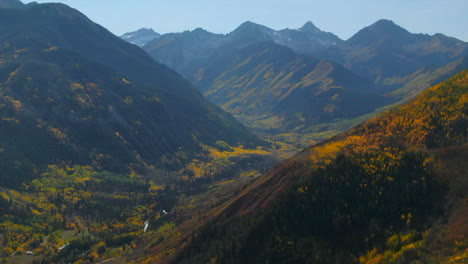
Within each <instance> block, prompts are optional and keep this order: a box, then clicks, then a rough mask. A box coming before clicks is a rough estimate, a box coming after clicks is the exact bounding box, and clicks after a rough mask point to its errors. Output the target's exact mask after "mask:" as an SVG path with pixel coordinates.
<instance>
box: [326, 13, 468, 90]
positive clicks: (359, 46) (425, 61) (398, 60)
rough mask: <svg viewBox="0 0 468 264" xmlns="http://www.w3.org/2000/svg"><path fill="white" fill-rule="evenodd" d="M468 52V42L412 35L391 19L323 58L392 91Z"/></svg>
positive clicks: (377, 23) (358, 34) (371, 28)
mask: <svg viewBox="0 0 468 264" xmlns="http://www.w3.org/2000/svg"><path fill="white" fill-rule="evenodd" d="M467 54H468V44H467V43H466V42H463V41H461V40H458V39H455V38H451V37H447V36H444V35H442V34H436V35H433V36H429V35H424V34H412V33H410V32H408V31H407V30H405V29H403V28H401V27H400V26H398V25H396V24H395V23H394V22H392V21H390V20H379V21H377V22H376V23H374V24H372V25H371V26H369V27H366V28H364V29H362V30H360V31H359V32H358V33H356V34H355V35H354V36H353V37H351V38H350V39H348V40H347V41H345V42H342V43H340V44H338V45H335V46H332V47H330V48H329V49H328V51H327V52H326V53H324V54H322V55H321V56H320V57H321V58H325V59H331V60H334V61H337V62H339V63H342V64H343V65H344V66H346V67H347V68H348V69H350V70H351V71H353V72H355V73H357V74H359V75H361V76H364V77H366V78H368V79H370V80H371V81H372V82H374V83H375V84H377V85H379V86H381V87H382V88H383V90H384V91H392V90H394V89H397V88H400V87H401V86H402V85H404V84H405V83H407V82H409V81H412V80H414V79H415V78H417V77H418V75H419V72H420V71H427V70H435V69H437V68H440V67H443V66H445V65H447V64H449V63H451V62H454V61H456V60H458V59H460V58H461V57H462V56H466V55H467ZM452 74H455V73H452Z"/></svg>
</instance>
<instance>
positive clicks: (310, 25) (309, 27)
mask: <svg viewBox="0 0 468 264" xmlns="http://www.w3.org/2000/svg"><path fill="white" fill-rule="evenodd" d="M299 30H300V31H309V32H320V31H321V30H320V29H319V28H318V27H316V26H315V25H314V23H312V22H310V21H307V22H306V23H305V24H304V26H302V27H301V28H300V29H299Z"/></svg>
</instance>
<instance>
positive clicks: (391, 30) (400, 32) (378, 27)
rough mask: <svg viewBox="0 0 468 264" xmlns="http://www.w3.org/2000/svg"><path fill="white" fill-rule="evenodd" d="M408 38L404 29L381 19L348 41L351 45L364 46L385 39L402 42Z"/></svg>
mask: <svg viewBox="0 0 468 264" xmlns="http://www.w3.org/2000/svg"><path fill="white" fill-rule="evenodd" d="M409 38H411V33H410V32H408V31H407V30H406V29H404V28H402V27H400V26H398V25H397V24H395V23H394V22H393V21H392V20H388V19H381V20H379V21H377V22H375V23H374V24H372V25H370V26H368V27H366V28H364V29H361V30H360V31H359V32H358V33H356V34H355V35H354V36H352V37H351V38H350V39H349V41H350V42H352V43H361V44H366V43H370V42H375V41H380V40H385V39H393V40H396V41H404V40H406V39H409Z"/></svg>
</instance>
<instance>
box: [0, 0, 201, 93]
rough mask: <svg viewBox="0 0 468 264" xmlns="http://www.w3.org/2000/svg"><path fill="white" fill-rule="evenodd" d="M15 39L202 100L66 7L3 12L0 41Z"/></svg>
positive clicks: (164, 70)
mask: <svg viewBox="0 0 468 264" xmlns="http://www.w3.org/2000/svg"><path fill="white" fill-rule="evenodd" d="M15 38H30V39H34V40H35V41H38V42H42V43H45V44H47V45H49V46H58V47H61V48H65V49H68V50H72V51H75V52H77V53H79V54H80V55H82V56H84V57H85V58H87V59H89V60H92V61H95V62H98V63H101V64H105V65H107V66H109V67H112V68H113V69H115V70H116V71H117V72H121V73H122V74H125V75H126V76H127V78H129V79H130V80H134V81H139V82H143V83H146V84H151V85H153V86H156V87H157V88H158V89H161V90H164V91H166V92H168V93H173V94H176V95H177V96H186V97H188V98H201V95H200V94H198V93H197V92H196V91H195V90H194V89H192V87H191V85H190V84H189V83H188V82H186V81H185V80H184V79H183V78H180V76H179V75H178V74H177V73H175V72H174V71H172V70H171V69H169V68H167V67H166V66H164V65H161V64H159V63H157V62H155V61H154V60H153V59H151V57H149V56H148V55H147V54H146V53H145V52H144V51H143V50H141V49H140V48H138V47H136V46H135V45H132V44H130V43H128V42H126V41H123V40H121V39H120V38H119V37H117V36H115V35H113V34H112V33H110V32H109V31H108V30H106V29H105V28H103V27H102V26H100V25H98V24H95V23H94V22H93V21H91V20H89V19H88V18H87V17H86V16H85V15H83V14H82V13H80V12H79V11H77V10H75V9H73V8H70V7H68V6H66V5H64V4H40V5H33V6H31V7H29V8H23V9H0V41H1V42H3V41H12V40H14V39H15Z"/></svg>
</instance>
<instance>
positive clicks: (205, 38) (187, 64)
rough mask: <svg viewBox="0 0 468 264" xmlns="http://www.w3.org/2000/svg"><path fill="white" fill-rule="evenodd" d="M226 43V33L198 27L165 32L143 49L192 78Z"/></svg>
mask: <svg viewBox="0 0 468 264" xmlns="http://www.w3.org/2000/svg"><path fill="white" fill-rule="evenodd" d="M226 43H227V38H226V36H225V35H221V34H213V33H210V32H208V31H206V30H204V29H201V28H197V29H195V30H193V31H185V32H182V33H170V34H164V35H162V36H161V37H160V38H157V39H154V40H153V41H150V42H149V43H148V44H146V45H145V46H143V49H144V50H146V51H147V52H148V54H149V55H150V56H151V57H153V58H154V59H155V60H157V61H159V62H161V63H164V64H165V65H167V66H169V67H171V68H172V69H175V70H176V71H177V72H179V73H180V74H182V75H183V76H184V77H186V78H191V77H192V76H193V75H194V74H195V72H196V71H197V70H198V69H199V68H201V67H203V66H204V65H206V64H207V63H209V62H210V61H211V59H212V57H213V55H214V54H215V51H216V50H217V49H218V48H219V47H221V46H223V45H225V44H226Z"/></svg>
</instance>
